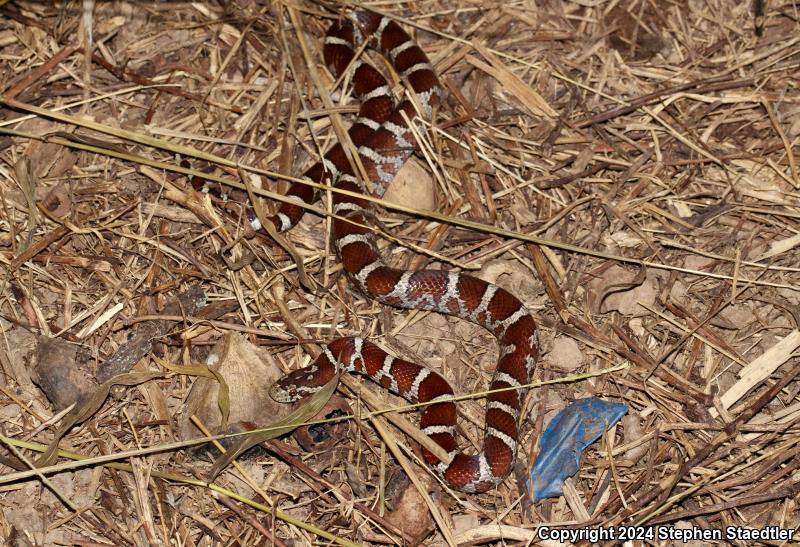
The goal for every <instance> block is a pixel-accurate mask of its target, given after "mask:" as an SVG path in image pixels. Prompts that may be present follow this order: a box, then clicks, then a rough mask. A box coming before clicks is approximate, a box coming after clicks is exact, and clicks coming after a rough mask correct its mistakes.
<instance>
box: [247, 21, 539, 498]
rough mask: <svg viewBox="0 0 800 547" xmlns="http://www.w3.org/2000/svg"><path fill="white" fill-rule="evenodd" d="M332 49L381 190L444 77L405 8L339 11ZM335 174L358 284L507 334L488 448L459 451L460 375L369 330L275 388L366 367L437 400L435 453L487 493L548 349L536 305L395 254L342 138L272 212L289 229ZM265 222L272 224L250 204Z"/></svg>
mask: <svg viewBox="0 0 800 547" xmlns="http://www.w3.org/2000/svg"><path fill="white" fill-rule="evenodd" d="M362 47H368V48H370V49H373V50H375V51H377V52H379V53H380V54H381V55H382V56H384V57H385V58H386V59H387V60H388V61H389V63H390V65H391V66H392V68H393V70H394V71H395V72H396V73H397V75H398V76H399V77H400V80H401V81H402V82H403V83H404V84H405V86H406V87H407V88H410V90H411V91H413V94H412V93H408V94H406V95H405V96H404V98H402V100H400V101H399V102H397V104H395V102H396V101H395V100H394V98H393V94H392V90H391V86H390V84H389V83H388V82H387V80H386V78H385V77H384V76H383V75H382V74H381V72H380V71H378V70H377V69H376V68H375V67H373V66H372V65H371V64H370V63H369V62H367V61H364V60H363V59H361V56H360V55H357V51H359V50H360V49H361V48H362ZM323 56H324V60H325V63H326V65H327V66H328V67H329V69H330V70H331V72H332V74H333V75H334V76H335V77H336V78H339V77H340V76H341V75H342V74H343V73H344V72H345V71H346V70H352V86H353V93H354V94H355V95H356V96H357V97H358V100H359V110H358V113H357V115H356V116H355V119H354V121H353V123H352V125H351V126H350V128H349V130H348V135H349V138H350V140H351V141H352V144H353V146H355V148H356V150H357V151H358V155H359V158H360V161H361V164H362V165H363V168H364V171H365V173H366V176H367V179H368V180H369V182H370V184H371V192H372V194H373V195H375V196H377V197H381V196H382V195H383V194H384V192H385V191H386V189H387V187H388V186H389V184H390V183H391V182H392V179H394V177H395V174H396V173H397V172H398V171H399V170H400V168H401V167H402V166H403V165H404V164H405V162H406V161H407V160H408V159H409V157H410V156H411V155H412V154H414V153H415V151H416V150H417V139H416V138H415V132H416V131H417V130H424V128H423V127H422V124H423V122H424V121H430V120H431V118H432V116H433V112H434V109H436V108H437V107H438V105H440V104H441V103H442V99H443V97H444V91H443V87H442V85H441V83H440V81H439V78H438V77H437V75H436V73H435V71H434V69H433V66H432V65H431V62H430V60H429V59H428V57H427V56H426V54H425V53H424V51H423V50H422V49H421V48H420V46H419V45H418V44H417V43H416V42H415V41H414V40H413V39H412V38H411V36H409V34H408V33H407V32H406V31H405V30H404V29H403V28H402V27H401V26H400V25H399V24H398V23H397V22H395V21H394V20H393V19H391V18H388V17H386V16H382V15H379V14H375V13H373V12H370V11H365V10H356V11H354V12H352V13H351V14H349V16H346V17H340V18H338V19H337V20H336V21H335V22H334V23H333V24H332V25H331V26H330V28H329V30H328V31H327V33H326V35H325V40H324V45H323ZM303 180H305V181H311V182H313V183H318V184H321V185H331V186H333V187H334V188H335V189H339V190H347V191H349V193H342V192H334V193H333V198H332V200H333V213H334V218H333V223H332V224H333V226H332V233H333V242H334V247H335V249H336V253H337V255H338V258H339V260H340V262H341V265H342V267H343V269H344V271H345V272H346V274H347V276H348V277H349V278H350V280H351V281H352V283H353V284H354V285H355V287H356V288H357V289H358V290H359V291H360V292H361V293H363V294H364V295H366V296H367V297H368V298H371V299H374V300H376V301H377V302H380V303H381V304H385V305H388V306H393V307H397V308H404V309H414V310H427V311H432V312H438V313H442V314H446V315H451V316H455V317H459V318H461V319H465V320H467V321H470V322H472V323H475V324H477V325H480V326H482V327H484V328H485V329H487V330H488V331H489V332H491V333H492V334H493V335H494V336H495V337H496V338H497V341H498V344H499V359H498V362H497V366H496V368H495V371H494V374H493V376H492V380H491V383H490V385H489V395H488V396H487V401H486V418H485V426H484V435H483V444H482V447H481V449H480V451H478V453H477V454H472V455H469V454H466V453H464V452H462V451H460V450H459V447H458V442H457V440H456V415H457V412H456V406H455V403H454V402H453V400H452V399H453V396H454V392H453V389H452V388H451V386H450V384H449V383H448V382H447V380H445V379H444V378H443V377H442V376H441V375H440V374H439V373H437V372H436V371H434V370H432V369H430V368H428V367H426V366H422V365H420V364H417V363H413V362H410V361H407V360H404V359H401V358H398V357H395V356H393V355H391V354H389V353H388V352H386V351H384V350H383V349H382V348H380V347H379V346H377V345H375V344H374V343H372V342H370V341H368V340H365V339H364V338H362V337H358V336H346V337H342V338H337V339H336V340H334V341H332V342H330V343H329V344H328V345H327V346H326V347H325V349H324V350H323V352H322V353H321V354H320V355H319V357H318V358H317V359H316V360H315V361H314V362H313V363H312V364H311V365H309V366H307V367H304V368H301V369H299V370H295V371H294V372H291V373H289V374H288V375H286V376H285V377H283V378H282V379H280V380H279V381H277V382H276V383H275V384H274V385H273V386H272V387H271V388H270V395H271V396H272V398H273V399H275V400H277V401H280V402H293V401H296V400H298V399H301V398H304V397H307V396H309V395H311V394H312V393H314V392H315V391H317V390H319V389H321V387H322V386H323V385H325V384H326V383H327V382H328V381H329V380H330V379H332V378H333V377H334V376H335V375H336V374H337V373H342V372H355V373H360V374H363V375H365V376H367V377H369V378H370V379H372V380H373V381H375V382H377V383H378V384H380V385H381V386H383V387H384V388H387V389H388V390H389V391H391V392H393V393H395V394H397V395H400V396H401V397H403V398H405V399H406V400H407V401H409V402H411V403H425V404H424V405H423V406H422V410H421V413H420V418H419V428H420V430H421V431H422V432H423V433H425V434H426V435H428V436H429V437H430V438H431V439H432V440H433V441H434V442H435V443H436V444H438V445H439V446H440V447H441V448H442V449H443V450H444V451H445V452H446V453H447V456H448V458H447V461H440V460H439V459H438V458H437V457H436V456H435V455H434V454H432V453H431V452H429V451H427V450H425V449H424V448H423V450H422V456H423V459H424V460H425V462H426V463H427V464H428V465H429V466H430V467H431V468H432V469H433V470H434V471H435V472H436V473H437V474H438V475H439V476H440V477H441V479H442V480H443V481H444V482H445V483H446V485H447V486H448V487H450V488H452V489H454V490H457V491H462V492H467V493H481V492H485V491H487V490H489V489H491V488H493V487H495V486H496V485H498V484H499V483H501V482H502V481H503V480H504V479H505V478H506V477H507V476H508V475H509V474H510V473H511V471H512V468H513V465H514V460H515V456H516V452H517V447H518V444H519V437H520V435H519V431H520V413H521V410H522V403H523V400H524V396H525V394H526V391H527V385H528V384H529V383H530V381H531V378H532V376H533V373H534V369H535V366H536V361H537V359H538V356H539V337H538V331H537V328H536V323H535V321H534V319H533V317H532V316H531V313H530V312H529V311H528V309H527V308H526V307H525V305H524V304H523V303H522V302H521V301H520V299H518V298H517V297H516V296H514V295H513V294H511V293H510V292H508V291H507V290H505V289H503V288H501V287H498V286H497V285H495V284H492V283H488V282H486V281H483V280H482V279H479V278H477V277H473V276H470V275H467V274H465V273H460V272H457V271H445V270H417V271H407V270H402V269H397V268H393V267H391V266H390V265H389V264H387V263H386V262H384V260H383V259H382V258H381V255H380V253H379V251H378V248H377V245H376V236H375V234H374V232H373V230H372V229H371V228H370V223H371V219H372V218H373V215H372V214H371V202H370V201H368V200H367V199H365V197H364V196H365V194H364V193H363V190H362V185H361V184H360V182H359V178H358V177H357V176H356V172H355V171H354V169H353V167H352V165H351V161H350V158H349V157H348V154H347V152H346V149H345V147H344V146H343V144H342V143H337V144H335V145H333V147H332V148H331V149H330V150H329V151H328V152H327V153H326V154H325V155H324V156H323V157H322V159H321V160H320V161H318V162H317V163H315V164H314V165H313V166H312V167H311V168H310V169H308V170H307V171H306V172H305V173H304V174H303V176H302V177H301V181H299V182H295V183H294V184H293V185H292V186H291V187H290V188H289V190H288V192H287V196H288V201H287V202H284V203H283V204H282V205H281V207H280V208H279V210H278V212H277V213H276V214H275V215H274V216H273V217H271V218H270V220H269V221H270V222H272V223H273V224H274V226H275V228H276V229H277V230H278V231H287V230H289V229H291V228H292V227H293V226H294V225H295V224H296V223H297V222H298V221H299V220H300V218H301V217H302V215H303V212H304V207H303V205H304V204H311V203H313V202H314V201H315V200H316V199H317V197H318V196H317V191H316V189H315V188H314V186H312V185H308V184H304V183H303V182H302V181H303ZM248 218H249V220H250V223H251V225H252V227H253V229H255V230H260V229H262V226H261V223H260V222H259V220H258V218H257V217H256V216H255V215H254V214H253V213H248Z"/></svg>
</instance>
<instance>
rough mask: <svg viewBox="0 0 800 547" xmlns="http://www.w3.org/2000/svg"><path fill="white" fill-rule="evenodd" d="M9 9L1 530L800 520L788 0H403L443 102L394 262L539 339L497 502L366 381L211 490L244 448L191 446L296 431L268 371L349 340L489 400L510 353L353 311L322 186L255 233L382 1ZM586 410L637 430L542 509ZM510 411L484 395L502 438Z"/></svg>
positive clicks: (270, 537) (359, 538)
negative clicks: (446, 478)
mask: <svg viewBox="0 0 800 547" xmlns="http://www.w3.org/2000/svg"><path fill="white" fill-rule="evenodd" d="M0 4H2V6H1V7H0V15H2V18H1V19H0V79H1V80H2V104H0V264H1V265H2V268H0V370H2V376H0V413H2V416H3V419H2V437H1V439H2V443H0V444H2V451H0V455H2V464H3V466H2V476H0V505H2V516H0V535H2V536H3V537H4V538H5V540H6V541H7V542H8V544H10V545H15V546H16V545H19V546H23V545H87V546H88V545H92V546H96V545H167V544H173V545H211V544H224V545H307V544H331V543H338V544H343V545H347V544H376V545H377V544H403V545H414V544H427V545H442V544H451V545H455V544H480V543H483V544H496V545H500V544H527V543H530V542H534V543H535V542H540V543H542V544H554V541H553V540H546V541H545V540H541V541H540V539H538V538H539V536H537V527H539V526H541V525H547V526H550V527H565V528H573V529H577V528H591V529H599V528H600V527H609V526H615V525H643V526H660V527H661V528H659V529H663V530H698V529H701V528H702V529H708V530H724V529H725V528H726V527H734V526H741V527H747V528H754V529H763V528H765V527H768V526H774V527H780V528H783V529H794V528H796V527H798V525H800V522H799V520H800V517H798V515H800V511H798V501H800V500H799V499H798V495H799V493H800V427H798V423H799V422H798V420H799V419H800V397H798V394H800V380H799V379H798V374H799V373H800V360H798V347H800V325H799V324H798V323H800V260H798V258H799V257H800V253H799V252H798V244H800V207H798V204H800V172H799V168H798V158H797V155H798V142H799V140H798V139H800V91H798V83H799V78H798V74H800V22H799V20H800V19H799V18H800V5H798V4H797V2H796V1H795V0H774V1H768V2H767V1H763V2H738V1H734V0H704V1H699V0H687V1H685V0H633V1H631V2H622V1H616V0H592V1H587V0H565V1H563V2H555V1H541V2H515V1H511V2H484V3H480V2H445V1H440V0H432V1H429V2H419V3H416V2H410V3H404V4H397V5H394V4H392V3H387V2H383V3H379V4H376V6H375V7H376V8H378V9H386V10H389V11H388V14H389V15H391V16H392V17H395V18H397V19H398V20H399V21H400V22H401V24H402V25H404V27H405V28H407V29H409V30H410V31H411V32H412V34H414V36H415V37H416V39H417V40H418V42H419V43H420V44H421V46H422V47H423V49H424V50H425V51H426V52H427V53H428V55H429V56H430V58H431V60H432V62H433V64H434V65H435V67H436V70H437V71H438V73H439V74H440V75H441V78H442V81H443V83H444V85H445V87H446V98H445V100H444V102H443V104H442V105H441V107H440V108H439V110H438V112H436V114H435V117H434V119H433V122H432V123H431V124H430V125H429V126H427V128H426V129H427V131H425V132H424V134H421V135H420V139H421V141H422V142H423V144H424V146H423V149H424V153H423V154H417V155H416V156H415V157H414V158H413V159H412V161H411V162H410V163H409V165H408V166H406V167H405V168H404V169H403V171H402V172H401V173H400V175H399V176H398V177H397V180H396V181H395V189H394V193H393V194H392V195H390V196H387V197H386V200H385V202H384V203H381V204H380V206H379V207H377V208H376V210H375V211H376V212H375V215H376V218H375V220H376V223H375V224H376V225H377V226H379V227H380V229H381V233H382V234H384V236H383V237H382V239H381V241H382V243H381V245H383V247H384V250H385V253H386V254H387V256H389V258H390V260H392V261H393V262H394V263H396V264H398V265H401V266H403V267H408V268H419V267H422V266H426V267H432V268H460V269H462V270H476V271H475V273H476V275H479V276H481V277H483V278H485V279H488V280H492V281H496V282H497V283H498V284H499V285H501V286H503V287H505V288H507V289H509V290H511V291H512V292H513V293H515V294H516V295H518V296H519V297H520V298H521V299H522V300H523V301H524V302H525V303H526V304H527V305H528V306H529V308H530V309H531V310H532V312H533V314H534V316H535V317H536V320H537V322H538V323H539V328H540V334H541V339H542V346H543V356H542V358H541V359H540V362H539V365H538V367H537V371H536V381H537V382H539V384H538V385H536V386H534V387H533V388H532V389H531V390H530V393H529V396H528V398H527V402H526V414H525V419H524V422H523V427H522V431H523V437H522V444H521V450H520V460H521V461H520V465H519V466H518V467H519V472H518V473H516V474H515V475H516V476H512V477H510V478H509V479H508V480H506V481H505V482H504V483H503V484H501V485H500V486H499V487H498V488H496V489H494V490H491V491H490V492H487V493H485V494H481V495H465V494H458V493H453V492H451V491H449V490H448V489H447V488H446V487H444V486H443V485H441V484H440V483H439V482H437V480H436V479H435V478H434V477H432V476H431V475H430V474H429V473H428V472H427V470H426V469H425V468H424V466H421V465H419V463H418V462H419V453H420V452H419V439H420V436H419V434H418V432H416V434H415V428H414V426H413V423H414V420H415V412H390V413H383V414H378V413H376V412H375V411H377V410H391V409H394V408H398V407H402V406H403V402H402V401H401V400H400V399H397V398H394V397H393V396H390V395H388V394H387V393H386V392H385V391H384V390H382V389H380V388H378V387H376V386H374V385H373V384H371V383H368V382H362V381H361V380H359V379H354V378H347V379H344V378H343V379H342V380H343V381H342V384H341V385H340V387H339V389H338V391H337V394H336V395H335V396H334V398H333V399H332V402H331V403H330V404H329V406H328V408H327V409H326V410H325V411H323V415H324V416H328V417H330V418H331V419H333V422H331V423H334V424H335V425H332V426H329V425H318V426H317V427H311V428H305V429H303V430H302V431H301V433H300V434H298V435H296V436H295V437H296V438H289V437H286V436H282V437H279V438H272V439H260V440H262V441H263V442H261V443H260V446H261V449H260V452H255V453H249V454H248V455H247V457H243V458H241V459H239V460H238V461H237V463H236V464H235V465H231V466H228V467H227V468H225V469H224V470H223V471H222V473H221V474H219V476H218V477H217V478H216V480H215V481H214V483H213V484H209V483H208V482H206V479H207V478H208V477H209V471H210V468H211V463H210V462H209V458H211V459H213V458H216V457H218V455H219V452H218V450H219V449H217V448H213V447H212V448H206V449H202V450H200V449H197V446H196V445H197V444H198V442H197V441H196V440H193V439H195V438H196V437H198V436H199V435H202V433H200V429H201V428H202V429H203V430H206V431H208V432H211V433H216V432H219V431H236V430H241V429H252V428H254V427H258V426H263V425H265V424H270V423H273V422H275V421H276V420H277V419H278V418H279V417H280V416H282V415H284V414H285V413H286V412H287V411H288V410H287V409H285V408H284V405H279V404H276V403H273V402H272V401H271V400H269V398H268V397H266V392H267V387H268V386H269V384H270V383H271V382H272V381H274V379H275V378H277V377H279V376H281V375H282V374H283V373H284V372H285V371H287V370H290V369H294V368H297V367H299V366H302V365H305V364H308V363H309V362H310V360H311V358H312V357H313V356H315V355H317V354H318V353H319V351H320V349H321V348H322V347H324V346H323V345H324V344H325V343H326V342H328V341H330V340H332V339H334V338H336V337H338V336H341V335H346V334H361V335H366V336H369V337H371V338H372V339H373V340H375V341H376V342H377V343H379V344H380V345H382V346H383V347H385V348H387V349H388V350H390V351H391V352H393V353H394V354H396V355H400V356H403V357H405V358H408V359H412V360H420V361H424V362H426V363H428V364H429V365H430V366H432V367H434V368H436V369H438V370H441V371H442V372H443V374H444V375H445V376H446V377H447V378H448V379H449V380H450V381H451V382H452V384H453V385H454V388H455V390H456V392H457V393H459V394H470V393H479V392H481V391H483V390H485V389H486V386H487V382H488V378H489V377H490V375H491V371H492V370H493V367H494V364H495V362H496V360H497V356H498V348H497V345H496V342H495V341H494V339H493V338H492V337H491V336H490V335H489V334H488V333H486V332H484V331H483V330H481V329H480V328H478V327H475V326H473V325H471V324H468V323H466V322H464V321H460V320H456V319H451V318H446V317H442V316H439V315H436V314H427V313H420V312H409V311H398V310H394V309H389V308H386V307H383V306H380V305H377V304H375V303H373V302H371V301H369V300H367V299H365V298H364V297H362V296H360V295H359V294H358V293H357V292H355V291H354V290H353V288H352V286H351V285H350V284H349V282H348V281H347V280H346V279H345V278H344V277H343V275H342V272H341V267H340V265H339V264H338V262H337V260H336V258H335V255H334V253H333V251H332V249H331V246H330V244H329V233H330V216H329V215H327V213H326V211H327V210H328V208H329V206H328V203H329V197H326V198H325V199H323V201H322V202H320V203H318V204H316V208H315V210H314V211H312V212H310V213H308V214H306V215H305V217H304V219H303V221H302V222H301V223H300V225H299V226H298V227H297V228H296V229H294V230H292V231H291V232H290V233H288V234H287V235H286V237H285V242H284V244H283V245H278V244H277V243H276V242H275V240H273V239H272V238H268V237H262V236H254V235H253V234H252V233H251V231H250V230H249V229H248V227H247V223H246V221H245V219H244V216H243V209H242V204H243V203H247V202H248V201H249V200H250V198H249V197H248V189H249V192H250V194H251V195H252V196H253V197H256V196H259V197H256V201H257V203H258V204H259V207H260V208H262V209H263V210H264V211H265V212H266V213H267V214H269V212H271V211H274V210H275V207H276V203H277V201H276V199H277V198H278V197H280V196H281V195H282V193H283V192H285V190H286V188H287V185H288V183H287V177H291V176H297V175H298V174H300V173H302V172H303V170H304V169H305V168H307V167H308V166H309V165H310V164H311V163H313V162H314V161H315V159H316V158H318V156H319V153H320V151H322V150H325V149H326V148H328V147H329V146H330V145H331V143H332V142H334V141H335V139H336V130H337V129H338V130H341V129H342V128H343V127H344V128H346V127H347V124H348V123H349V122H348V120H349V119H350V118H351V117H352V114H353V112H354V111H355V109H356V108H355V103H354V101H353V100H352V95H351V89H352V86H351V79H350V77H349V76H345V77H344V78H342V79H341V80H340V81H337V80H334V79H333V78H332V76H331V75H330V73H329V72H328V71H327V69H326V68H325V67H324V64H323V62H322V56H321V42H322V37H323V36H324V34H325V31H326V28H327V27H328V25H329V24H330V22H331V21H332V20H333V18H335V17H337V16H339V14H341V13H343V12H344V11H346V10H348V9H351V8H352V7H353V6H349V5H344V4H339V3H333V2H330V3H312V2H306V1H297V2H286V3H279V2H269V1H257V0H226V1H219V2H132V1H131V2H124V1H120V2H97V3H96V5H95V4H94V3H93V2H92V1H88V0H87V1H84V2H78V1H70V2H54V3H51V2H32V1H25V0H19V1H12V2H0ZM87 52H91V54H88V53H87ZM363 54H364V55H365V56H367V57H371V55H372V54H371V53H370V52H365V53H363ZM373 61H374V62H375V63H376V64H377V65H378V66H379V67H382V68H386V63H385V62H384V61H382V60H381V59H380V58H375V59H373ZM392 77H393V78H395V83H398V86H397V88H396V90H395V91H400V92H402V89H403V87H402V86H400V85H399V81H398V80H397V78H396V75H395V76H392ZM323 99H325V101H323ZM328 100H330V101H331V102H330V103H328V102H327V101H328ZM324 104H329V105H330V104H332V105H333V108H331V107H325V106H324ZM192 174H193V175H194V176H199V177H203V179H204V180H208V181H211V182H214V183H215V184H218V185H219V186H220V188H222V189H223V190H224V193H225V195H226V198H227V199H222V198H220V197H217V195H215V194H205V193H200V192H196V191H195V190H194V189H193V187H192V184H191V182H192ZM425 210H435V211H437V212H438V215H439V216H436V215H431V214H427V213H425V212H424V211H425ZM390 236H391V237H390ZM614 367H618V370H615V371H614V372H613V373H608V372H607V371H608V369H611V368H614ZM576 375H585V376H586V375H588V376H589V377H588V378H584V379H582V380H579V381H575V380H572V381H570V379H572V378H574V377H575V376H576ZM542 382H546V384H545V385H542V384H541V383H542ZM586 396H595V397H600V398H604V399H607V400H612V401H617V402H624V403H626V404H627V405H629V408H630V410H629V412H628V415H627V416H626V417H625V418H624V419H623V421H622V422H621V424H619V425H617V426H616V427H614V428H613V429H611V430H610V431H609V432H608V433H607V434H606V435H605V436H604V437H603V439H602V440H601V441H599V442H598V443H595V444H594V445H593V446H592V447H591V448H590V449H589V450H588V451H587V453H586V454H585V456H584V458H583V461H582V466H581V470H580V472H579V474H578V475H577V476H575V477H574V478H573V479H572V480H571V481H570V483H569V484H568V485H567V487H566V495H565V496H564V497H561V498H557V499H552V500H548V501H543V502H539V503H535V504H534V503H531V502H530V501H529V500H528V499H527V498H526V497H525V496H524V490H523V488H522V486H521V485H522V482H523V481H522V478H523V477H524V476H525V473H526V470H525V469H526V467H525V464H526V463H527V462H530V461H531V460H532V458H533V457H535V455H536V453H537V439H538V438H539V436H540V434H541V432H542V429H543V427H544V424H546V422H547V421H548V420H549V419H550V418H551V417H552V416H553V415H554V413H555V412H557V411H558V410H560V409H562V408H563V407H564V406H565V405H566V404H567V403H568V402H569V401H572V400H574V399H576V398H581V397H586ZM76 400H77V401H78V405H77V406H75V407H72V408H71V405H72V403H74V402H75V401H76ZM482 405H483V402H482V400H481V398H480V397H475V398H471V399H468V400H466V401H463V402H461V403H459V415H460V426H459V433H460V440H461V442H462V443H463V444H464V445H466V446H470V445H471V446H473V449H474V447H475V446H478V445H479V442H480V438H481V435H482V432H481V427H482V423H483V413H484V410H483V406H482ZM70 408H71V409H70ZM348 416H349V418H347V419H342V417H348ZM293 419H295V420H296V419H299V420H308V416H305V415H303V414H302V412H301V413H300V415H299V418H298V416H297V415H296V416H295V417H294V418H293ZM337 420H338V421H337ZM224 423H227V424H228V427H227V429H226V428H225V427H221V424H224ZM409 423H410V424H412V425H411V426H410V427H409V425H408V424H409ZM284 425H285V424H284ZM290 425H291V424H290ZM401 428H403V429H404V430H410V431H411V433H410V435H409V434H408V433H406V432H404V431H401ZM270 436H274V435H266V436H265V437H270ZM54 443H57V448H58V451H56V450H55V447H56V444H54ZM48 448H49V450H48ZM410 479H411V480H410ZM409 480H410V483H411V486H410V487H409V486H408V484H409ZM655 529H656V528H653V530H655ZM795 537H797V536H795ZM650 543H655V544H662V545H668V544H670V543H671V541H670V540H658V539H656V540H654V541H652V542H650ZM763 543H764V544H769V545H780V544H783V543H782V542H781V541H780V540H777V539H776V540H769V539H767V540H764V541H763ZM678 544H681V545H683V543H678Z"/></svg>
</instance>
